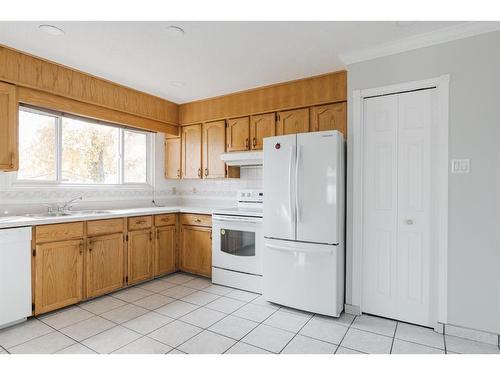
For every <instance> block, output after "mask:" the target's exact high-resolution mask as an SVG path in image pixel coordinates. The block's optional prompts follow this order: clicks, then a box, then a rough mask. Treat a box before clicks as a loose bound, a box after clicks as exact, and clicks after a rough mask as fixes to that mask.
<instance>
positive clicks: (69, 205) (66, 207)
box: [57, 195, 83, 211]
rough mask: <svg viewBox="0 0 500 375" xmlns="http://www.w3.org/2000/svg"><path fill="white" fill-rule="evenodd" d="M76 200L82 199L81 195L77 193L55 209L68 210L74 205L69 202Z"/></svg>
mask: <svg viewBox="0 0 500 375" xmlns="http://www.w3.org/2000/svg"><path fill="white" fill-rule="evenodd" d="M77 200H83V195H79V196H78V197H76V198H72V199H70V200H69V201H67V202H66V203H64V204H63V205H61V206H59V207H58V208H57V210H58V211H67V210H69V209H70V208H71V207H73V206H74V205H75V204H71V203H73V202H76V201H77Z"/></svg>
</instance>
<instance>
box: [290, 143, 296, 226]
mask: <svg viewBox="0 0 500 375" xmlns="http://www.w3.org/2000/svg"><path fill="white" fill-rule="evenodd" d="M294 157H295V155H294V149H293V148H291V149H290V161H289V163H288V208H289V209H290V218H291V221H292V223H295V209H294V207H293V202H292V186H293V179H292V168H293V158H294Z"/></svg>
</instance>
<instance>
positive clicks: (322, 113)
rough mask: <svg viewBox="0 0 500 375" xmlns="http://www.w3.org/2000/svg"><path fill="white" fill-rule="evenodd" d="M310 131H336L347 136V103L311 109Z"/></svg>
mask: <svg viewBox="0 0 500 375" xmlns="http://www.w3.org/2000/svg"><path fill="white" fill-rule="evenodd" d="M311 130H312V131H316V132H317V131H323V130H338V131H339V132H341V133H343V134H344V136H346V135H347V103H345V102H343V103H333V104H326V105H320V106H317V107H312V108H311Z"/></svg>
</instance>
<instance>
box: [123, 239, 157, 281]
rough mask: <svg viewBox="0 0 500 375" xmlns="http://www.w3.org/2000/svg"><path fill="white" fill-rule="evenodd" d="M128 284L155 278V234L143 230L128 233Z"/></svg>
mask: <svg viewBox="0 0 500 375" xmlns="http://www.w3.org/2000/svg"><path fill="white" fill-rule="evenodd" d="M127 250H128V283H129V284H135V283H138V282H141V281H145V280H148V279H150V278H152V277H153V232H152V229H142V230H135V231H131V232H128V249H127Z"/></svg>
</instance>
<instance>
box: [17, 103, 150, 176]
mask: <svg viewBox="0 0 500 375" xmlns="http://www.w3.org/2000/svg"><path fill="white" fill-rule="evenodd" d="M151 134H152V133H149V132H145V131H139V130H131V129H127V128H124V127H120V126H118V125H113V124H109V123H104V122H101V121H93V120H88V119H85V118H82V117H75V116H70V115H66V114H61V113H53V112H49V111H45V110H39V109H35V108H31V107H24V106H23V107H20V110H19V171H18V174H17V179H18V180H19V181H22V182H39V183H60V184H79V185H81V184H84V185H119V184H147V183H148V182H149V181H150V172H149V171H150V169H151V168H150V166H149V164H150V160H152V158H151V157H150V153H151V143H152V142H151Z"/></svg>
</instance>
